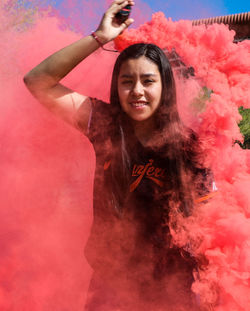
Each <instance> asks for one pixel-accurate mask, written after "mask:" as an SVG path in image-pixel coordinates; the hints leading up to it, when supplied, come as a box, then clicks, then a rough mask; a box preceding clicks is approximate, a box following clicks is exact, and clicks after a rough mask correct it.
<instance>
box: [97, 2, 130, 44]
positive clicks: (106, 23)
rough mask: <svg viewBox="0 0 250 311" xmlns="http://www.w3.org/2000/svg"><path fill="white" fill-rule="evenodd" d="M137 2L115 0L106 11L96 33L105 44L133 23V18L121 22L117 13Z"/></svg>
mask: <svg viewBox="0 0 250 311" xmlns="http://www.w3.org/2000/svg"><path fill="white" fill-rule="evenodd" d="M134 4H135V3H134V1H133V0H127V1H125V0H115V1H114V2H113V3H112V4H111V6H110V7H109V9H108V10H107V11H106V13H105V14H104V15H103V18H102V20H101V23H100V25H99V27H98V28H97V30H96V32H95V33H96V34H97V36H98V38H99V39H100V41H101V42H102V43H103V44H106V43H108V42H109V41H111V40H113V39H115V38H116V37H117V36H119V34H121V33H122V32H123V31H124V30H125V29H126V28H128V27H129V26H130V25H131V24H132V23H133V21H134V20H133V19H132V18H128V19H127V20H126V21H125V22H123V23H122V24H119V23H118V21H117V20H116V18H115V15H116V14H117V13H118V12H119V11H120V10H121V9H123V8H124V7H125V6H127V5H131V6H133V5H134Z"/></svg>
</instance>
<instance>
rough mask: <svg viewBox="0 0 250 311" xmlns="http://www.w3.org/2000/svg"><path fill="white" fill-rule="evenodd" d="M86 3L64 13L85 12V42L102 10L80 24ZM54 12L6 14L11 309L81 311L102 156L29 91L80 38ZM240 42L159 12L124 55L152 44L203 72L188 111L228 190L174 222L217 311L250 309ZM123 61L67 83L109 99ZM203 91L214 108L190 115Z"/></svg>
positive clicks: (1, 303)
mask: <svg viewBox="0 0 250 311" xmlns="http://www.w3.org/2000/svg"><path fill="white" fill-rule="evenodd" d="M79 3H80V2H79ZM79 3H78V2H77V1H75V2H74V3H73V2H72V1H64V2H62V4H61V5H62V6H64V7H65V11H66V12H67V11H68V12H70V11H72V14H73V15H74V14H75V15H74V16H75V17H74V18H75V23H74V25H73V28H74V30H75V31H76V32H78V33H79V32H80V30H81V29H82V28H81V25H82V24H81V23H84V25H85V26H86V29H87V30H89V29H88V24H89V23H91V24H92V25H93V24H94V23H93V19H94V20H95V18H97V16H96V14H97V13H96V10H95V7H96V6H97V4H98V5H99V2H98V3H97V2H95V1H94V2H93V1H92V2H91V5H90V2H88V12H91V10H92V12H93V14H89V16H88V17H87V18H86V19H85V20H84V21H81V14H79V15H77V10H78V9H81V10H83V9H84V8H86V6H85V7H84V8H83V7H82V4H83V3H84V4H85V5H87V2H86V3H85V2H82V1H81V5H80V4H79ZM47 4H48V2H46V3H42V4H41V2H40V3H39V1H38V2H34V5H33V7H31V8H29V9H27V8H26V9H23V8H22V7H20V5H19V6H18V5H17V3H16V2H15V1H5V2H4V4H3V5H1V11H0V13H1V29H0V31H1V46H0V55H1V59H0V68H1V74H0V88H1V113H0V129H1V132H0V133H1V162H2V169H1V177H2V178H1V181H0V185H1V191H2V193H1V208H0V219H1V220H0V222H1V226H0V227H1V229H0V232H1V240H0V246H1V254H0V262H1V272H0V283H1V289H0V308H1V310H10V311H14V310H20V309H22V310H35V311H36V310H46V311H47V310H58V311H59V310H72V311H73V310H81V309H82V306H83V305H84V300H85V296H86V290H87V287H88V281H89V278H90V274H91V270H90V268H89V266H88V264H87V263H86V261H85V259H84V256H83V248H84V244H85V242H86V239H87V237H88V234H89V229H90V226H91V221H92V210H91V208H92V186H93V185H92V183H93V172H94V152H93V149H92V147H91V145H90V143H89V142H88V140H87V139H86V138H85V137H83V136H82V135H81V134H80V133H78V132H77V131H76V130H74V129H71V128H70V127H69V126H68V125H67V124H64V123H63V121H60V120H57V119H56V118H55V117H54V116H52V115H51V114H50V113H49V112H47V111H46V110H45V109H44V108H43V107H41V106H40V105H39V104H38V103H37V102H36V100H34V99H33V98H32V97H31V95H30V94H29V93H28V92H27V90H26V89H25V87H24V85H23V82H22V77H23V75H24V74H25V73H26V72H27V71H28V70H30V69H31V68H32V67H34V66H35V65H36V64H38V63H39V62H40V61H42V60H43V59H44V58H45V57H47V56H48V55H50V54H51V53H53V52H54V51H56V50H58V49H60V48H61V47H63V46H65V45H67V44H69V43H71V42H73V41H74V40H77V39H78V38H80V35H79V34H76V33H75V32H73V31H70V30H69V29H68V26H69V25H70V23H71V20H72V15H70V14H69V16H68V17H67V16H66V15H64V17H62V14H61V13H60V14H58V13H57V12H56V11H55V10H54V9H50V10H49V13H48V12H47V11H46V10H45V8H46V5H47ZM105 5H107V3H105ZM143 9H146V8H145V6H143V5H142V6H141V10H138V12H137V13H138V15H139V14H141V13H139V12H143ZM147 10H148V9H147ZM146 14H148V11H147V13H146ZM142 16H143V14H141V15H140V16H139V19H140V18H141V21H142V19H143V17H142ZM97 22H98V21H96V23H97ZM62 26H63V27H62ZM86 29H85V31H86ZM86 33H87V32H86ZM233 37H234V33H233V32H230V31H229V30H228V29H227V27H226V26H224V25H212V26H209V27H207V28H206V27H205V26H199V27H192V25H191V23H190V22H187V21H185V22H184V21H181V22H172V21H171V20H167V19H166V18H165V17H164V16H163V14H162V13H159V14H156V15H154V16H153V19H152V21H151V22H149V23H146V24H145V25H143V26H141V27H140V28H138V29H135V30H131V31H129V32H126V33H124V34H123V35H122V36H121V37H119V38H118V39H117V40H116V45H117V47H118V48H119V49H123V48H124V47H125V46H127V45H129V44H131V43H134V42H141V41H143V42H154V43H156V44H157V45H159V46H160V47H162V48H165V49H167V50H171V49H172V48H175V50H176V52H177V53H178V54H179V55H180V57H181V58H182V60H183V61H184V63H185V64H186V65H187V66H192V67H193V68H194V69H195V76H196V78H195V79H189V80H187V81H183V80H182V79H178V86H179V87H178V90H179V93H178V99H179V103H178V104H179V108H180V112H181V115H182V117H183V119H184V121H185V122H186V123H187V124H188V125H189V126H190V127H192V128H193V129H194V130H196V131H197V132H198V133H199V135H200V137H201V141H202V148H203V150H204V153H205V154H206V155H207V157H206V160H205V163H206V165H208V166H210V167H211V168H212V170H213V172H214V176H215V181H216V184H217V187H218V188H219V191H218V193H217V195H216V196H215V197H214V198H213V199H211V200H210V201H209V202H207V203H206V204H200V205H197V206H196V207H195V212H194V215H193V216H192V217H190V218H188V219H182V217H181V216H180V215H174V214H173V216H172V217H173V222H175V221H176V218H177V220H178V223H179V226H178V231H177V230H175V229H173V230H172V234H173V237H174V239H175V242H176V244H178V245H181V246H185V245H187V244H188V243H189V244H190V245H191V249H192V252H193V255H194V256H195V257H197V258H205V259H204V260H205V261H208V263H209V264H208V266H207V267H206V269H204V271H203V272H202V273H201V275H200V279H198V278H197V280H196V282H195V284H194V285H193V290H194V291H195V292H196V293H199V294H200V297H201V300H202V301H209V302H214V301H215V300H217V302H218V306H217V307H216V310H218V311H219V310H223V311H224V310H248V306H249V305H250V301H249V299H250V298H249V297H250V295H249V294H250V289H249V278H250V277H249V275H250V261H249V260H250V259H249V258H250V253H249V252H250V251H249V243H250V241H249V236H250V224H249V216H250V210H249V206H250V199H249V195H248V191H249V188H250V181H249V174H250V156H249V152H248V151H246V150H242V149H240V147H239V146H238V145H234V143H233V142H234V141H235V140H236V139H238V140H241V139H242V137H241V134H240V132H239V128H238V126H237V122H238V121H239V120H240V115H239V113H238V107H240V106H244V107H245V108H250V96H249V95H250V94H249V92H250V91H249V85H250V78H249V77H250V75H249V73H250V72H249V71H250V57H249V52H250V44H249V42H248V41H245V42H242V43H238V44H234V43H233V42H232V41H233ZM115 57H116V55H115V53H107V52H103V51H101V50H100V51H97V52H96V53H95V54H94V55H92V56H91V57H89V58H88V60H87V61H86V62H84V64H81V65H80V66H79V67H78V68H77V69H75V70H74V72H73V73H71V74H70V75H69V76H68V77H67V78H66V79H65V80H64V81H63V83H65V84H67V85H68V86H69V87H71V88H73V89H76V90H77V91H79V92H81V93H83V94H87V95H90V96H94V97H97V98H101V99H103V100H105V101H107V100H108V96H109V85H110V77H111V71H112V67H113V64H114V61H115ZM97 73H98V74H97ZM93 81H94V82H95V83H93ZM204 86H206V87H207V88H209V89H211V90H212V91H213V93H212V94H211V98H210V99H209V100H207V101H206V103H205V106H202V107H201V106H200V105H198V107H196V106H195V107H194V106H192V104H191V106H190V103H193V100H194V98H197V96H199V92H200V90H201V88H202V87H204ZM184 99H185V100H184ZM190 107H191V108H190ZM218 296H219V301H218Z"/></svg>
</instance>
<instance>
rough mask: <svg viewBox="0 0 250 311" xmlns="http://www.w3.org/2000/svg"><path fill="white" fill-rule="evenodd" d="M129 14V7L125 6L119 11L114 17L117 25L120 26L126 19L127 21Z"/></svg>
mask: <svg viewBox="0 0 250 311" xmlns="http://www.w3.org/2000/svg"><path fill="white" fill-rule="evenodd" d="M130 12H131V5H127V6H125V7H124V8H123V9H122V10H121V11H119V12H118V13H117V14H116V15H115V17H116V20H117V22H118V23H119V24H122V23H124V22H125V20H126V19H128V17H129V15H130Z"/></svg>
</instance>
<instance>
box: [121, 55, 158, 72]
mask: <svg viewBox="0 0 250 311" xmlns="http://www.w3.org/2000/svg"><path fill="white" fill-rule="evenodd" d="M138 74H139V75H143V76H149V75H159V74H160V73H159V69H158V66H157V65H156V64H155V63H154V62H153V61H151V60H150V59H148V58H147V57H145V56H141V57H139V58H136V59H133V58H130V59H128V60H126V61H125V62H124V63H123V64H122V66H121V69H120V73H119V76H120V77H122V76H134V75H138Z"/></svg>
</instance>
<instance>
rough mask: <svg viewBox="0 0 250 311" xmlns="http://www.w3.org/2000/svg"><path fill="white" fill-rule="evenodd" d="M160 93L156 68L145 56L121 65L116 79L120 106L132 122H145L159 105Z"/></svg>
mask: <svg viewBox="0 0 250 311" xmlns="http://www.w3.org/2000/svg"><path fill="white" fill-rule="evenodd" d="M161 93H162V82H161V75H160V72H159V70H158V67H157V65H156V64H155V63H153V62H152V61H151V60H149V59H148V58H146V57H145V56H141V57H140V58H138V59H128V60H127V61H126V62H124V63H123V65H122V67H121V70H120V74H119V78H118V94H119V99H120V105H121V107H122V109H123V111H125V112H126V113H127V115H128V116H129V117H130V118H131V119H132V120H134V121H146V120H148V119H149V118H150V117H152V116H153V114H154V113H155V111H156V109H157V108H158V107H159V105H160V101H161Z"/></svg>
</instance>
